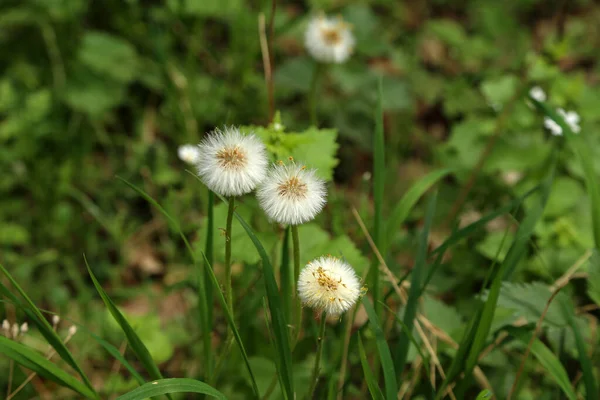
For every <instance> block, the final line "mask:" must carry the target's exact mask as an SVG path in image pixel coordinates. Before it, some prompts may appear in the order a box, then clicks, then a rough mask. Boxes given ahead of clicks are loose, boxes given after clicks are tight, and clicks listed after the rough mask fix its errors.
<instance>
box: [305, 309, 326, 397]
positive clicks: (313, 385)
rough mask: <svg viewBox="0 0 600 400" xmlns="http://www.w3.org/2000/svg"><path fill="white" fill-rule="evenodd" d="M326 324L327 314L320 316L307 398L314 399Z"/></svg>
mask: <svg viewBox="0 0 600 400" xmlns="http://www.w3.org/2000/svg"><path fill="white" fill-rule="evenodd" d="M326 322H327V314H326V313H324V312H323V313H322V314H321V325H320V328H319V336H318V337H317V357H316V358H315V366H314V368H313V373H312V377H311V379H310V381H311V386H310V391H309V392H308V396H309V397H308V398H309V399H312V398H314V393H315V389H316V388H317V382H318V381H319V363H320V362H321V354H323V342H324V341H325V323H326Z"/></svg>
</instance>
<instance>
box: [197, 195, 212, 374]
mask: <svg viewBox="0 0 600 400" xmlns="http://www.w3.org/2000/svg"><path fill="white" fill-rule="evenodd" d="M214 207H215V194H214V193H213V192H212V191H211V190H209V191H208V207H207V212H206V243H205V246H204V254H206V259H207V260H208V262H209V263H210V265H213V264H214V260H215V257H214V253H215V245H214V243H213V242H214V235H213V232H214V230H215V221H214V219H215V218H214ZM204 268H205V270H204V271H203V272H202V274H203V275H204V286H205V290H206V300H205V301H206V311H207V315H206V323H207V326H206V328H204V330H203V331H202V334H203V335H208V336H209V337H210V336H211V335H210V332H211V331H212V328H213V307H212V305H213V299H214V295H213V287H212V285H207V284H206V282H208V280H209V277H208V271H206V269H207V268H208V266H207V265H205V266H204ZM199 295H201V293H199ZM206 363H207V367H209V368H210V369H211V370H212V361H211V360H210V359H208V360H207V362H206ZM211 372H212V371H211ZM209 375H210V374H209Z"/></svg>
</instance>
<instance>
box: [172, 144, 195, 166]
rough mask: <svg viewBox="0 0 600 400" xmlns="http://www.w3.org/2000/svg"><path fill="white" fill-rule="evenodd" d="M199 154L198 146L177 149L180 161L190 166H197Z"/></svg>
mask: <svg viewBox="0 0 600 400" xmlns="http://www.w3.org/2000/svg"><path fill="white" fill-rule="evenodd" d="M199 154H200V149H198V146H194V145H193V144H184V145H183V146H179V148H178V149H177V155H178V156H179V159H180V160H181V161H183V162H184V163H187V164H190V165H195V164H196V162H197V161H198V155H199Z"/></svg>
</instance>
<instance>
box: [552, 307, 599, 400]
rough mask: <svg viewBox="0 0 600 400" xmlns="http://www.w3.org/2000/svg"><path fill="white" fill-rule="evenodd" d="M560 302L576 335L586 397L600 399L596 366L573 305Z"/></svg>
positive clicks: (589, 399) (591, 399)
mask: <svg viewBox="0 0 600 400" xmlns="http://www.w3.org/2000/svg"><path fill="white" fill-rule="evenodd" d="M559 304H560V306H561V309H562V312H563V315H564V317H565V319H566V320H567V323H568V324H569V327H570V328H571V330H572V331H573V335H574V336H575V343H576V345H577V353H578V357H579V363H580V364H581V370H582V373H583V383H584V384H585V398H586V399H588V400H595V399H600V394H599V393H598V384H597V382H596V378H595V377H594V367H593V365H592V362H591V360H590V358H589V357H588V355H587V352H586V348H585V340H584V339H583V337H582V336H581V332H580V331H579V327H578V326H577V322H576V320H575V315H574V312H573V307H571V306H570V304H569V303H568V302H566V301H560V302H559Z"/></svg>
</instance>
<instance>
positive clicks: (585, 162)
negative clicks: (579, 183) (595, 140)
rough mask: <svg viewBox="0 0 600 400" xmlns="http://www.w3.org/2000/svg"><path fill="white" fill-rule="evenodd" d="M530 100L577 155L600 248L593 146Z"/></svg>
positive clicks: (599, 197)
mask: <svg viewBox="0 0 600 400" xmlns="http://www.w3.org/2000/svg"><path fill="white" fill-rule="evenodd" d="M530 100H531V102H532V103H533V104H535V105H536V107H537V108H538V109H539V110H540V111H542V113H543V114H545V115H546V116H547V117H549V118H550V119H552V120H554V122H556V123H557V124H559V125H560V127H561V128H562V131H563V132H564V136H565V137H566V138H567V142H568V143H569V144H570V145H571V146H572V147H573V149H574V150H575V153H576V154H577V156H578V157H579V161H580V162H581V167H582V169H583V173H584V175H585V184H586V186H587V190H588V193H589V195H590V203H591V214H592V226H593V231H594V243H595V245H596V248H599V249H600V179H598V176H597V175H596V171H595V170H594V157H593V155H592V148H593V147H592V146H591V145H590V144H589V143H588V139H587V136H586V135H584V133H583V132H580V133H579V134H574V133H573V131H572V130H571V127H570V126H569V124H567V122H566V121H565V120H564V118H563V117H562V116H560V115H558V113H557V112H556V111H554V110H553V109H551V108H550V107H548V105H547V104H546V103H543V102H539V101H537V100H536V99H534V98H533V97H530Z"/></svg>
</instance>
